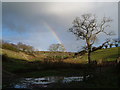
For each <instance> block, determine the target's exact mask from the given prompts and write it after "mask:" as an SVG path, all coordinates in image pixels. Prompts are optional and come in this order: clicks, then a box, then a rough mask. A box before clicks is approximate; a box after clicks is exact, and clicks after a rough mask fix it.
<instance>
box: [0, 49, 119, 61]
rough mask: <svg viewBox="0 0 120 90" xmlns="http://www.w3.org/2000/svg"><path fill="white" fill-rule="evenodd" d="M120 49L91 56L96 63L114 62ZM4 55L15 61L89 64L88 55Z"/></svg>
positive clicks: (3, 51) (7, 53) (6, 52)
mask: <svg viewBox="0 0 120 90" xmlns="http://www.w3.org/2000/svg"><path fill="white" fill-rule="evenodd" d="M119 50H120V47H114V48H108V49H101V50H97V51H95V52H93V53H92V54H91V58H92V60H96V61H100V60H102V61H114V60H116V59H117V58H118V57H119V56H120V53H119ZM1 54H2V55H6V56H7V57H9V58H13V59H21V60H26V61H43V60H44V59H63V60H64V61H65V62H70V63H86V62H87V54H85V55H83V56H77V57H75V58H73V56H74V53H70V52H48V51H39V52H37V53H36V54H35V56H32V55H28V54H25V53H23V52H14V51H11V50H7V49H2V52H1Z"/></svg>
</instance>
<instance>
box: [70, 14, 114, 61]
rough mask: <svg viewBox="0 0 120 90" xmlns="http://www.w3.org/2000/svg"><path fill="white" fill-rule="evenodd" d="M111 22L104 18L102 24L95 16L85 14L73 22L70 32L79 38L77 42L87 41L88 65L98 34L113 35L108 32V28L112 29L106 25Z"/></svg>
mask: <svg viewBox="0 0 120 90" xmlns="http://www.w3.org/2000/svg"><path fill="white" fill-rule="evenodd" d="M111 21H112V20H111V19H110V18H106V17H103V18H102V20H101V22H100V23H98V22H97V19H96V17H95V15H91V14H84V15H82V16H81V18H79V17H77V18H75V20H74V21H73V26H72V27H71V28H70V29H69V31H70V32H72V33H73V34H74V35H75V36H76V37H77V40H79V39H82V40H85V42H86V46H87V52H88V63H90V62H91V52H92V45H93V44H94V42H95V40H96V38H97V36H98V34H100V33H105V34H106V35H112V32H109V33H107V32H106V28H107V27H110V26H109V25H107V24H106V23H109V22H111Z"/></svg>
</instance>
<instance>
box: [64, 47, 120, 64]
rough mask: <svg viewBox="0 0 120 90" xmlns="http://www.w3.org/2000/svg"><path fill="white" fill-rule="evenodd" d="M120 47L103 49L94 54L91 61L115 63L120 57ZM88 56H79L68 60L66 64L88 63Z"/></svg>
mask: <svg viewBox="0 0 120 90" xmlns="http://www.w3.org/2000/svg"><path fill="white" fill-rule="evenodd" d="M119 52H120V47H117V48H116V47H114V48H108V49H101V50H97V51H95V52H92V54H91V59H92V60H96V61H115V60H116V59H117V58H118V57H119V56H120V53H119ZM87 61H88V60H87V54H85V55H83V56H78V57H76V58H70V59H67V60H66V61H65V62H72V63H86V62H87Z"/></svg>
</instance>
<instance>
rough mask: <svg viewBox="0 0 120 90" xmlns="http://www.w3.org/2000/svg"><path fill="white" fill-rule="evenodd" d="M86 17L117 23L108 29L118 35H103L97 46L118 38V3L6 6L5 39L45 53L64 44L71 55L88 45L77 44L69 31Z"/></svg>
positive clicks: (25, 3) (9, 4) (36, 3)
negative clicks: (54, 45)
mask: <svg viewBox="0 0 120 90" xmlns="http://www.w3.org/2000/svg"><path fill="white" fill-rule="evenodd" d="M85 13H91V14H95V15H96V16H97V18H98V21H99V20H101V19H102V17H104V16H106V17H110V18H111V19H112V20H113V22H111V23H110V26H111V27H110V28H106V29H107V31H114V33H115V34H116V35H114V36H111V37H108V36H106V35H105V34H100V35H99V36H98V40H97V42H95V46H99V45H101V43H103V42H104V41H105V39H106V38H118V3H117V2H3V3H2V39H3V40H5V41H9V42H12V43H18V42H23V43H25V44H29V45H32V46H34V47H35V48H36V49H38V50H41V51H46V50H48V48H49V46H50V45H51V44H57V43H61V44H63V45H64V47H65V48H66V50H67V51H69V52H73V51H78V50H81V47H82V46H85V42H84V41H83V40H76V37H75V36H74V35H73V34H72V33H70V32H69V31H68V30H69V28H70V27H71V26H72V22H73V20H74V19H75V18H76V17H80V16H81V15H82V14H85Z"/></svg>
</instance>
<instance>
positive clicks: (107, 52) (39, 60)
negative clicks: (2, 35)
mask: <svg viewBox="0 0 120 90" xmlns="http://www.w3.org/2000/svg"><path fill="white" fill-rule="evenodd" d="M119 49H120V47H117V48H108V49H101V50H98V51H95V52H93V53H92V60H96V61H97V62H99V61H115V60H116V59H117V58H118V57H119V56H120V53H119ZM1 54H2V55H3V57H2V75H3V85H4V86H3V87H6V85H7V84H9V83H11V80H12V79H13V80H14V79H16V78H19V77H24V78H25V77H30V78H36V77H45V76H72V77H73V76H79V75H80V76H81V75H85V74H92V75H94V77H92V79H90V81H89V80H88V81H87V82H83V83H77V84H75V87H76V85H77V86H80V85H83V86H85V87H98V88H99V87H118V86H117V84H116V83H117V81H118V77H119V76H120V74H119V73H118V71H119V67H114V66H113V65H112V66H106V67H99V65H98V66H94V65H93V66H92V67H89V65H88V64H86V63H87V54H85V55H83V56H77V57H75V58H73V56H74V53H70V52H69V53H67V52H46V51H42V52H39V53H38V52H37V53H36V54H35V55H34V56H32V55H27V54H25V53H23V52H14V51H11V50H6V49H2V52H1ZM71 85H73V84H72V83H71ZM93 85H94V86H93ZM63 86H64V85H63ZM71 87H72V86H71Z"/></svg>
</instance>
